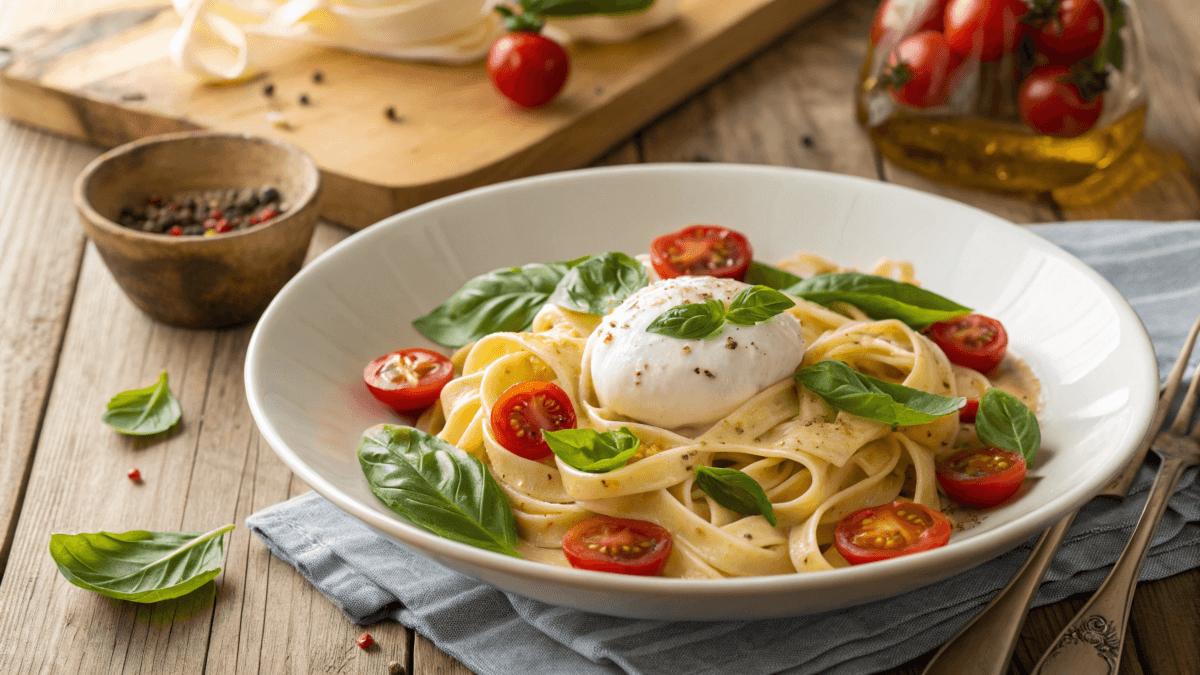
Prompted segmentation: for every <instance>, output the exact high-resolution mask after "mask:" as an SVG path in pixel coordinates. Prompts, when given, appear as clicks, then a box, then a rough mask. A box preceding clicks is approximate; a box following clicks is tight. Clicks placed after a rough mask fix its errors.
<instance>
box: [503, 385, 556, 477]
mask: <svg viewBox="0 0 1200 675" xmlns="http://www.w3.org/2000/svg"><path fill="white" fill-rule="evenodd" d="M574 428H575V406H573V405H571V399H570V397H568V396H567V392H565V391H563V390H562V387H559V386H558V385H557V384H554V383H551V382H540V381H537V380H533V381H530V382H519V383H517V384H514V385H513V386H511V387H509V388H508V389H506V390H504V393H503V394H500V398H499V399H497V400H496V405H494V406H492V433H494V434H495V435H496V441H497V442H499V443H500V445H501V446H503V447H504V449H505V450H508V451H509V452H511V453H513V454H514V455H518V456H520V457H524V458H525V459H534V460H537V459H543V458H545V457H549V456H550V454H551V450H550V446H549V445H546V439H544V438H542V430H543V429H545V430H546V431H558V430H560V429H574Z"/></svg>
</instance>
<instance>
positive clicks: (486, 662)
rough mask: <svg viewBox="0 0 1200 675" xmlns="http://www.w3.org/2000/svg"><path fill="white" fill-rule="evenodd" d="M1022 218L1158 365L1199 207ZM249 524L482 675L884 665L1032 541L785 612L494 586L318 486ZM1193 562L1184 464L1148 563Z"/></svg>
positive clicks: (1181, 306)
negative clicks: (1136, 320) (1120, 304)
mask: <svg viewBox="0 0 1200 675" xmlns="http://www.w3.org/2000/svg"><path fill="white" fill-rule="evenodd" d="M1031 229H1032V230H1033V231H1035V232H1037V233H1038V234H1040V235H1042V236H1044V237H1046V238H1047V239H1049V240H1050V241H1052V242H1054V243H1056V244H1058V245H1059V246H1062V247H1063V248H1065V249H1066V250H1068V251H1070V252H1071V253H1073V254H1074V255H1076V256H1078V257H1079V258H1080V259H1082V260H1083V261H1084V262H1086V263H1088V264H1089V265H1091V266H1092V267H1094V268H1095V269H1096V270H1098V271H1099V272H1100V273H1101V274H1103V275H1104V276H1105V277H1106V278H1108V279H1109V280H1110V281H1112V283H1113V284H1114V285H1115V286H1116V287H1117V289H1118V290H1120V291H1121V293H1122V294H1124V295H1125V297H1126V298H1128V299H1129V301H1130V303H1131V304H1132V305H1133V306H1134V308H1135V309H1136V310H1137V312H1138V314H1139V315H1140V316H1141V318H1142V321H1143V322H1144V323H1145V324H1146V328H1147V329H1148V330H1149V331H1150V335H1151V337H1152V338H1153V340H1154V345H1155V348H1156V350H1157V353H1158V359H1159V364H1160V370H1161V371H1162V372H1163V373H1164V374H1165V373H1166V372H1167V370H1168V369H1169V368H1170V365H1171V364H1172V363H1173V362H1174V359H1175V357H1176V355H1177V354H1178V353H1179V349H1180V347H1181V346H1182V343H1183V340H1184V336H1185V335H1186V332H1187V329H1188V328H1189V327H1190V325H1191V322H1192V320H1193V319H1194V318H1195V316H1196V314H1197V313H1200V265H1197V264H1196V260H1197V259H1200V258H1198V254H1200V223H1132V222H1094V223H1070V224H1055V225H1041V226H1034V227H1032V228H1031ZM1194 361H1195V359H1194ZM1155 463H1156V462H1155V460H1151V462H1150V463H1148V464H1147V465H1146V466H1143V467H1142V469H1141V472H1140V473H1139V474H1138V477H1137V481H1136V482H1135V483H1134V485H1133V488H1132V490H1131V491H1130V493H1129V496H1128V497H1127V498H1126V499H1125V500H1124V501H1123V502H1121V503H1120V504H1115V503H1113V501H1112V500H1107V499H1102V498H1101V499H1096V500H1093V501H1092V502H1091V503H1089V504H1087V505H1085V506H1084V507H1083V509H1082V510H1081V512H1080V514H1079V516H1078V517H1077V519H1076V520H1075V524H1074V526H1073V527H1072V528H1071V531H1070V533H1069V535H1068V536H1067V539H1066V541H1065V542H1064V544H1063V547H1062V549H1061V551H1060V552H1059V554H1058V557H1057V558H1056V559H1055V561H1054V564H1053V566H1052V567H1051V569H1050V572H1049V574H1048V576H1047V581H1046V583H1044V584H1043V585H1042V587H1041V589H1040V590H1039V592H1038V595H1037V598H1036V599H1035V601H1034V603H1035V604H1036V605H1045V604H1049V603H1053V602H1057V601H1059V600H1062V599H1063V598H1066V597H1067V596H1069V595H1072V594H1075V593H1081V592H1086V591H1091V590H1094V589H1096V588H1097V587H1099V585H1100V583H1101V582H1102V581H1103V580H1104V578H1105V577H1106V576H1107V575H1108V570H1109V568H1110V567H1111V565H1112V563H1113V561H1115V560H1116V558H1117V556H1118V555H1119V554H1120V552H1121V550H1122V548H1124V546H1125V543H1126V541H1127V540H1128V537H1129V534H1130V531H1131V530H1132V528H1133V525H1134V523H1136V522H1137V518H1138V515H1139V514H1140V513H1141V509H1142V505H1143V504H1144V502H1145V494H1146V491H1147V490H1148V489H1149V487H1150V483H1151V481H1152V480H1153V477H1154V465H1155ZM246 525H247V526H248V527H249V528H250V529H251V530H253V531H254V532H255V533H256V534H257V535H258V536H259V537H260V538H261V539H262V541H263V542H264V543H265V544H266V545H267V547H268V548H270V549H271V552H272V553H274V554H275V555H276V556H279V558H281V559H282V560H284V561H286V562H288V563H289V564H291V565H293V566H294V567H295V568H296V569H297V570H299V571H300V573H301V574H303V575H304V576H305V578H307V579H308V580H309V581H310V582H312V583H313V585H315V586H316V587H317V589H318V590H320V591H321V592H322V593H324V594H325V595H326V596H327V597H328V598H329V599H330V600H332V601H333V602H335V603H336V604H337V605H338V606H339V607H341V609H342V611H344V612H345V613H346V615H347V616H348V617H349V618H350V620H352V621H354V622H356V623H360V624H368V623H373V622H376V621H381V620H383V619H394V620H396V621H399V622H401V623H403V624H404V625H406V626H409V627H410V628H413V629H414V630H416V631H417V632H418V633H420V634H421V635H424V636H425V637H427V638H429V639H430V640H432V641H433V643H434V644H436V645H437V646H438V647H439V648H441V649H442V650H444V651H446V652H447V653H449V654H450V655H452V656H454V657H455V658H457V659H458V660H459V661H461V662H463V663H464V664H465V665H466V666H467V667H469V668H470V669H472V670H474V671H475V672H477V673H479V674H480V675H517V674H519V675H542V674H546V675H550V674H559V673H571V674H580V675H589V674H593V673H596V674H599V673H613V674H617V673H630V674H634V673H637V674H645V675H659V674H663V675H665V674H667V673H694V674H697V675H699V674H701V673H714V674H715V673H739V674H744V675H756V674H762V675H766V674H768V673H788V674H789V675H802V674H808V673H830V674H834V675H837V674H850V673H855V674H859V675H861V674H862V673H869V672H875V671H878V670H884V669H887V668H893V667H896V666H898V665H901V664H903V663H905V662H906V661H908V660H910V659H912V658H915V657H917V656H919V655H921V654H923V653H925V652H927V651H929V650H931V649H933V648H935V647H937V646H938V645H940V644H941V643H943V642H945V641H946V640H947V639H949V638H950V637H951V636H952V635H953V634H954V633H955V632H957V631H958V630H959V629H960V628H962V626H963V625H964V624H965V623H966V622H967V621H968V620H969V619H970V618H971V617H972V616H974V615H975V613H976V612H978V611H979V609H981V608H982V607H983V605H984V604H986V603H987V602H988V600H990V599H991V597H992V595H993V594H995V592H996V591H997V590H999V589H1000V588H1001V587H1002V586H1003V585H1004V584H1005V583H1006V582H1007V581H1008V579H1010V578H1011V577H1012V575H1013V574H1015V573H1016V571H1017V569H1018V568H1019V567H1020V566H1021V563H1022V562H1024V560H1025V558H1026V556H1027V555H1028V553H1029V550H1030V548H1031V546H1032V544H1033V541H1034V540H1030V541H1028V542H1026V543H1025V544H1023V545H1022V546H1020V547H1018V548H1016V549H1014V550H1013V551H1010V552H1008V553H1006V554H1004V555H1002V556H1000V557H999V558H997V559H995V560H992V561H991V562H989V563H987V564H985V565H981V566H979V567H977V568H975V569H972V570H968V571H966V572H963V573H962V574H959V575H958V576H955V577H953V578H951V579H949V580H947V581H944V582H941V583H938V584H935V585H932V586H927V587H925V588H920V589H917V590H915V591H912V592H909V593H905V594H904V595H901V596H898V597H894V598H890V599H888V600H883V601H879V602H875V603H871V604H867V605H860V606H857V607H851V608H848V609H843V610H838V611H832V612H827V613H825V614H819V615H813V616H803V617H796V618H792V619H776V620H771V621H752V622H746V621H727V622H717V623H703V622H667V621H641V620H636V619H620V618H614V617H608V616H600V615H596V614H588V613H586V612H580V611H577V610H572V609H563V608H560V607H554V606H551V605H546V604H543V603H540V602H536V601H533V600H530V599H528V598H524V597H521V596H519V595H513V594H508V593H503V592H501V591H499V590H496V589H495V588H492V587H490V586H487V585H485V584H482V583H480V582H478V581H475V580H473V579H470V578H467V577H464V576H462V575H460V574H458V573H456V572H453V571H450V570H449V569H447V568H445V567H442V566H441V565H439V564H437V563H434V562H432V561H430V560H428V559H426V558H423V557H422V556H420V555H418V554H415V553H413V552H412V551H410V550H409V549H407V548H405V547H404V546H403V545H401V544H398V543H396V542H394V541H392V540H391V539H388V538H387V537H384V536H383V535H381V534H379V533H378V532H376V531H375V530H373V529H371V528H369V527H368V526H366V525H364V524H363V523H362V522H360V521H358V520H356V519H355V518H352V517H351V516H349V515H347V514H346V513H344V512H342V511H341V510H339V509H338V508H337V507H335V506H333V505H332V504H331V503H329V502H328V501H326V500H325V499H324V498H322V497H321V496H319V495H317V494H316V493H315V492H310V493H307V494H304V495H301V496H299V497H296V498H294V499H291V500H289V501H287V502H284V503H282V504H277V505H275V506H272V507H270V508H267V509H264V510H262V511H259V512H258V513H255V514H254V515H252V516H250V517H249V518H247V519H246ZM1197 566H1200V481H1197V479H1196V470H1195V469H1191V470H1189V471H1188V472H1187V473H1185V474H1184V476H1183V479H1182V480H1181V481H1180V484H1179V489H1178V492H1177V493H1176V495H1175V497H1174V498H1173V499H1172V500H1171V503H1170V506H1169V508H1168V510H1167V512H1166V516H1165V517H1164V518H1163V521H1162V525H1161V526H1159V529H1158V534H1157V536H1156V537H1155V539H1154V546H1153V548H1152V549H1151V551H1150V555H1149V557H1148V559H1147V561H1146V565H1145V567H1144V569H1143V571H1142V579H1143V580H1149V579H1161V578H1163V577H1167V576H1170V575H1173V574H1177V573H1179V572H1182V571H1184V570H1187V569H1190V568H1192V567H1197Z"/></svg>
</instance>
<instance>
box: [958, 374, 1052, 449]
mask: <svg viewBox="0 0 1200 675" xmlns="http://www.w3.org/2000/svg"><path fill="white" fill-rule="evenodd" d="M975 434H976V435H977V436H979V441H980V442H981V443H983V444H984V445H993V446H996V447H998V448H1004V449H1005V450H1012V451H1013V452H1017V453H1020V454H1021V456H1022V457H1024V458H1025V464H1027V465H1028V466H1033V460H1034V459H1036V458H1037V451H1038V446H1040V445H1041V444H1042V431H1041V427H1039V426H1038V421H1037V417H1035V416H1034V414H1033V411H1032V410H1030V409H1029V408H1028V407H1026V406H1025V404H1024V403H1021V401H1020V399H1018V398H1017V397H1016V396H1013V395H1012V394H1009V393H1008V392H1005V391H1001V390H999V389H996V388H995V387H993V388H991V389H988V390H987V391H986V392H984V394H983V398H981V399H980V400H979V412H977V413H976V414H975Z"/></svg>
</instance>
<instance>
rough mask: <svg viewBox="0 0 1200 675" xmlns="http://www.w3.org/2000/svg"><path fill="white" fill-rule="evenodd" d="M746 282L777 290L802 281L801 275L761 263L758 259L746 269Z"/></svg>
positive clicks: (751, 262)
mask: <svg viewBox="0 0 1200 675" xmlns="http://www.w3.org/2000/svg"><path fill="white" fill-rule="evenodd" d="M745 281H746V283H748V284H753V285H755V286H766V287H767V288H774V289H775V290H777V291H782V290H783V289H785V288H788V287H789V286H794V285H796V284H798V283H800V282H801V281H804V280H803V279H801V278H800V277H798V276H796V275H795V274H792V273H791V272H785V271H783V270H781V269H779V268H778V267H773V266H771V265H768V264H766V263H760V262H758V261H757V260H752V261H750V268H749V269H747V270H746V279H745Z"/></svg>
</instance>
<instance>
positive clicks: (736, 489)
mask: <svg viewBox="0 0 1200 675" xmlns="http://www.w3.org/2000/svg"><path fill="white" fill-rule="evenodd" d="M696 486H697V487H699V488H700V489H701V490H703V491H704V494H706V495H708V496H709V497H712V498H713V501H715V502H716V503H718V504H720V505H721V506H724V507H725V508H727V509H729V510H730V511H734V512H736V513H740V514H742V515H747V516H762V517H764V518H766V519H767V522H768V523H770V524H771V525H775V523H776V520H775V508H774V507H773V506H771V500H770V499H768V498H767V493H766V492H764V491H763V489H762V486H761V485H759V484H758V481H756V480H754V479H753V478H751V477H750V476H748V475H746V474H745V473H743V472H741V471H738V470H737V469H718V468H716V467H711V466H704V465H703V464H697V465H696Z"/></svg>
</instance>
